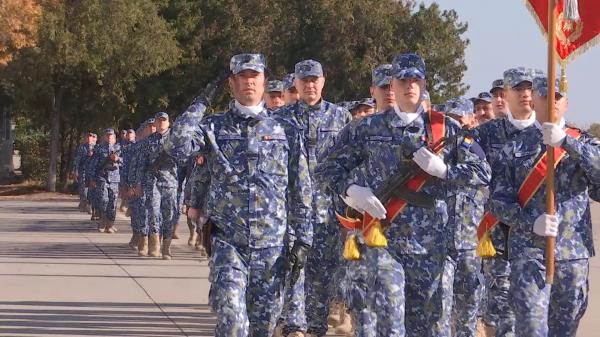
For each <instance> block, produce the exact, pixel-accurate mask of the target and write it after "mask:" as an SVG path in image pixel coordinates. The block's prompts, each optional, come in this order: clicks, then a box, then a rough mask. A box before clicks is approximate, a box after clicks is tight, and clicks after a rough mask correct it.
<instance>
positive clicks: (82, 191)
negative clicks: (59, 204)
mask: <svg viewBox="0 0 600 337" xmlns="http://www.w3.org/2000/svg"><path fill="white" fill-rule="evenodd" d="M77 182H78V183H77V185H78V186H77V187H78V189H79V202H80V203H81V204H87V202H88V188H87V186H85V177H84V176H83V174H78V175H77Z"/></svg>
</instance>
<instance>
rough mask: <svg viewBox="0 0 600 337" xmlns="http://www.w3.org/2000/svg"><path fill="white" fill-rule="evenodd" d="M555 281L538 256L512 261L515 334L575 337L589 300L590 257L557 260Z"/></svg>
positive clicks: (512, 301)
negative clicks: (547, 282)
mask: <svg viewBox="0 0 600 337" xmlns="http://www.w3.org/2000/svg"><path fill="white" fill-rule="evenodd" d="M555 269H556V270H555V273H554V283H553V284H552V285H548V284H546V266H545V265H544V261H542V260H537V259H518V260H511V271H510V300H511V303H512V306H513V310H514V312H515V316H516V317H517V320H516V321H515V335H516V336H523V337H525V336H527V337H547V336H548V337H559V336H560V337H575V335H576V333H577V327H578V326H579V320H580V319H581V317H583V314H584V313H585V310H586V308H587V303H588V273H589V260H588V259H579V260H566V261H556V264H555Z"/></svg>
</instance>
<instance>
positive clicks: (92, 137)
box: [86, 136, 96, 144]
mask: <svg viewBox="0 0 600 337" xmlns="http://www.w3.org/2000/svg"><path fill="white" fill-rule="evenodd" d="M86 141H87V143H88V144H92V143H94V142H95V141H96V140H95V139H94V136H87V138H86Z"/></svg>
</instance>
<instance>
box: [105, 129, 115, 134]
mask: <svg viewBox="0 0 600 337" xmlns="http://www.w3.org/2000/svg"><path fill="white" fill-rule="evenodd" d="M104 134H105V135H114V134H115V129H112V128H108V129H104Z"/></svg>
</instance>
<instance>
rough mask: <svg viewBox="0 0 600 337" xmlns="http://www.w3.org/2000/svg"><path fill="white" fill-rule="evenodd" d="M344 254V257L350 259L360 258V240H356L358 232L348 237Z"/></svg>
mask: <svg viewBox="0 0 600 337" xmlns="http://www.w3.org/2000/svg"><path fill="white" fill-rule="evenodd" d="M343 255H344V259H346V260H349V261H355V260H358V259H360V250H359V249H358V242H356V234H351V235H350V236H348V237H347V238H346V243H345V244H344V254H343Z"/></svg>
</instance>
